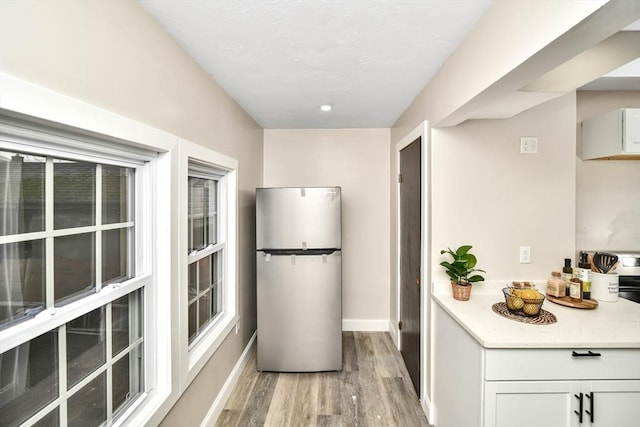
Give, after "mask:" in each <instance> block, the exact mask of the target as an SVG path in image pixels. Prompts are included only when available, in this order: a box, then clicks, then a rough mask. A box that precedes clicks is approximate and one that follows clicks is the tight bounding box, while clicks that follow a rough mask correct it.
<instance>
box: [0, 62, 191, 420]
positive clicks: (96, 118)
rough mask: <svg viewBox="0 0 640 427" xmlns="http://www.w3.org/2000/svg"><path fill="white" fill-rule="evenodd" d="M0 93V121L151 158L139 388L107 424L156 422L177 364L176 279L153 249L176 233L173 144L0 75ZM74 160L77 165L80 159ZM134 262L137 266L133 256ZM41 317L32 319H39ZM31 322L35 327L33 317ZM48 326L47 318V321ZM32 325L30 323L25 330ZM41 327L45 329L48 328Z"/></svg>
mask: <svg viewBox="0 0 640 427" xmlns="http://www.w3.org/2000/svg"><path fill="white" fill-rule="evenodd" d="M0 92H1V93H2V96H0V114H1V115H2V116H3V117H7V116H11V117H23V118H28V120H29V121H35V122H44V123H49V124H52V125H53V126H54V127H55V129H56V130H60V131H64V130H65V129H69V128H71V129H73V130H74V131H75V132H79V133H83V134H86V135H87V136H88V137H91V136H92V135H98V136H99V139H100V140H102V141H106V144H103V147H102V148H100V149H98V150H97V151H103V153H105V154H107V153H108V155H109V157H111V156H112V155H114V154H116V155H117V154H118V153H120V155H122V156H123V157H124V158H126V159H131V158H135V156H136V152H138V154H139V153H141V152H143V151H145V150H151V151H154V152H157V153H158V155H157V157H156V159H155V160H153V161H152V162H151V163H150V164H149V165H148V166H147V168H148V170H147V172H145V174H146V177H145V180H148V183H149V187H148V188H149V192H147V193H145V195H144V198H145V200H144V201H143V203H142V205H143V206H148V207H149V211H148V212H147V213H146V215H148V218H147V219H148V220H149V221H148V222H147V223H146V226H144V227H141V230H140V232H141V233H142V236H141V237H140V238H141V239H142V241H148V242H150V247H151V250H150V251H148V252H147V253H146V255H145V254H139V255H140V256H143V257H144V258H145V260H146V262H147V264H145V269H147V268H148V271H149V272H150V274H151V277H152V281H153V283H152V286H149V287H147V288H146V289H145V293H144V299H145V301H144V307H145V313H144V320H143V323H144V325H143V328H144V330H143V336H144V337H145V358H146V359H145V365H144V381H145V384H144V386H143V393H142V396H141V397H140V398H139V399H137V401H136V402H135V404H134V405H131V406H130V407H129V408H127V410H126V411H125V412H124V413H123V414H122V415H121V416H120V417H119V418H118V419H117V420H116V421H115V422H114V424H113V425H114V426H121V425H146V424H158V423H159V422H160V421H161V420H162V419H163V418H164V416H165V415H166V414H167V413H168V412H169V410H170V409H171V407H172V406H173V405H174V404H175V402H176V401H177V400H178V398H179V393H177V390H176V388H177V387H176V384H177V383H178V381H179V378H180V375H179V372H178V363H177V361H178V360H179V358H180V357H179V356H180V355H179V354H178V351H177V345H176V343H177V342H178V334H177V332H176V331H175V330H174V329H175V328H172V325H173V324H174V323H175V321H176V319H177V318H178V308H177V304H175V303H173V302H174V301H177V300H178V295H177V293H178V292H177V291H178V289H177V287H176V286H173V287H172V284H173V283H176V282H177V280H178V276H177V269H176V264H177V258H176V256H175V253H174V252H173V251H171V250H169V249H167V250H160V249H161V248H170V247H171V245H172V244H175V235H176V233H177V231H176V223H175V218H176V216H177V208H176V206H175V200H172V194H174V191H175V190H177V188H176V186H175V181H174V179H175V171H176V169H177V164H176V161H177V144H178V138H177V137H176V136H174V135H171V134H168V133H166V132H164V131H161V130H158V129H155V128H153V127H150V126H148V125H145V124H142V123H139V122H136V121H134V120H131V119H128V118H125V117H122V116H119V115H116V114H113V113H111V112H108V111H106V110H102V109H100V108H97V107H94V106H91V105H88V104H86V103H84V102H81V101H78V100H75V99H72V98H69V97H68V96H66V95H62V94H59V93H57V92H54V91H51V90H48V89H45V88H42V87H39V86H36V85H33V84H31V83H28V82H25V81H22V80H20V79H16V78H15V77H12V76H10V75H7V74H4V73H0ZM56 133H57V131H56ZM110 141H115V142H118V143H119V144H120V145H119V146H118V148H117V149H114V146H113V144H111V143H110ZM41 142H42V141H41ZM63 146H66V147H67V149H68V148H69V147H72V146H73V147H74V150H75V152H76V153H80V152H82V150H83V149H84V147H85V144H84V138H82V140H77V139H76V140H75V141H74V140H73V139H67V140H66V141H65V143H64V144H63ZM42 147H45V148H47V149H48V150H51V151H50V154H51V155H52V156H57V154H55V153H56V152H57V151H56V150H57V149H58V148H60V146H59V145H58V144H56V143H55V142H53V143H52V142H51V141H48V142H46V143H44V144H43V145H42ZM127 147H128V148H127ZM3 148H5V147H4V146H3ZM123 148H124V149H123ZM132 156H133V157H132ZM77 158H79V159H80V157H77ZM137 182H141V177H137V178H136V185H138V184H137ZM167 189H171V191H167ZM140 225H142V224H141V223H140ZM136 262H140V261H139V260H138V259H137V258H136ZM107 288H108V287H105V289H104V291H107ZM109 291H110V292H116V293H117V292H122V294H123V295H124V294H126V293H128V292H129V291H126V290H125V291H121V290H118V287H117V286H111V288H110V289H109ZM112 295H113V294H112ZM94 298H95V299H96V301H92V304H94V305H95V306H96V307H98V306H100V305H102V304H101V303H100V301H99V299H100V298H101V296H100V295H99V294H96V296H94ZM81 303H86V301H84V300H83V301H76V302H73V303H70V304H68V305H67V306H65V307H63V308H64V309H66V310H67V311H71V310H72V308H73V307H72V306H73V304H81ZM43 314H44V313H40V315H41V316H42V315H43ZM167 314H169V315H167ZM55 316H56V319H59V320H58V322H59V324H62V323H64V322H65V321H67V320H70V318H71V317H72V316H69V318H65V311H64V310H57V311H56V313H55ZM31 320H34V321H36V322H40V320H36V319H31ZM49 320H50V319H47V322H49ZM23 323H25V322H23ZM35 324H36V323H35V322H32V325H35ZM29 326H31V325H29ZM16 327H18V328H24V327H27V325H23V324H18V325H16ZM45 329H46V330H50V329H51V326H50V324H48V325H47V327H46V328H45ZM9 335H16V336H8V339H9V340H8V341H5V339H4V338H5V336H3V337H2V338H1V339H0V344H2V346H3V347H4V346H6V347H7V348H13V347H14V346H15V343H16V342H17V341H15V340H16V339H17V340H18V341H20V340H21V339H22V340H24V338H20V336H19V335H20V329H14V328H11V334H9ZM12 340H13V341H12Z"/></svg>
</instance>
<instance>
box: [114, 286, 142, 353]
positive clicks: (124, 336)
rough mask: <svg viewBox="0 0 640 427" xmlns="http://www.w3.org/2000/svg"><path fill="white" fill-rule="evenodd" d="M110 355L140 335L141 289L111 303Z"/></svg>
mask: <svg viewBox="0 0 640 427" xmlns="http://www.w3.org/2000/svg"><path fill="white" fill-rule="evenodd" d="M111 331H112V335H111V336H112V355H113V356H115V355H117V354H118V353H120V352H121V351H122V350H124V349H125V348H127V347H128V346H129V345H130V344H132V343H133V342H134V341H135V340H137V339H138V338H140V337H142V291H141V290H137V291H135V292H133V293H131V294H129V295H125V296H123V297H122V298H118V299H117V300H115V301H113V302H112V303H111Z"/></svg>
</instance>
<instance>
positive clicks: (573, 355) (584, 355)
mask: <svg viewBox="0 0 640 427" xmlns="http://www.w3.org/2000/svg"><path fill="white" fill-rule="evenodd" d="M571 356H572V357H600V356H602V354H600V353H594V352H593V351H591V350H589V351H587V352H586V353H578V352H577V351H572V352H571Z"/></svg>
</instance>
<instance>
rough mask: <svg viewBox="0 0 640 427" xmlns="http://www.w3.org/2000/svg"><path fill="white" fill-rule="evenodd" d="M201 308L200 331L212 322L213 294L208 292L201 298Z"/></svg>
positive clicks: (199, 303)
mask: <svg viewBox="0 0 640 427" xmlns="http://www.w3.org/2000/svg"><path fill="white" fill-rule="evenodd" d="M198 306H199V310H200V313H199V318H198V329H199V330H201V329H202V327H203V326H204V325H205V324H206V323H207V322H209V320H211V292H207V293H205V294H204V295H202V296H200V298H199V299H198ZM198 332H199V331H198Z"/></svg>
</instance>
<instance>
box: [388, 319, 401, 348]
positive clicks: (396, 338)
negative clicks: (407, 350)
mask: <svg viewBox="0 0 640 427" xmlns="http://www.w3.org/2000/svg"><path fill="white" fill-rule="evenodd" d="M389 335H391V340H393V344H394V345H395V346H396V348H397V349H400V335H399V333H398V328H396V325H395V324H394V323H393V322H392V321H389Z"/></svg>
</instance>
